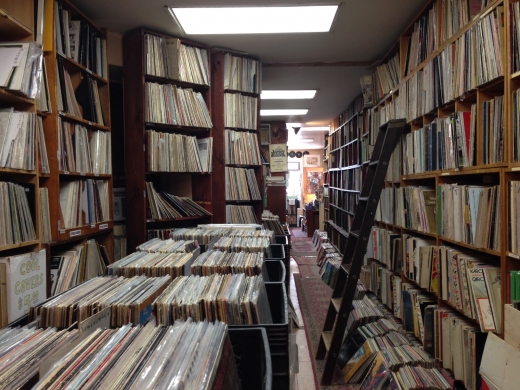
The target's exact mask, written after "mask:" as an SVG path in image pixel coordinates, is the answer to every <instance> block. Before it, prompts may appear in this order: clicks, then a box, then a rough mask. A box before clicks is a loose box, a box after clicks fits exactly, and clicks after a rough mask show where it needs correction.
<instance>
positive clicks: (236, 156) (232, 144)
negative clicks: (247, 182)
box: [224, 129, 263, 165]
mask: <svg viewBox="0 0 520 390" xmlns="http://www.w3.org/2000/svg"><path fill="white" fill-rule="evenodd" d="M224 137H225V141H224V142H225V160H224V161H225V164H233V165H261V164H262V162H263V161H262V159H261V157H260V150H259V147H258V137H257V135H256V134H255V133H249V132H243V131H234V130H230V129H225V130H224Z"/></svg>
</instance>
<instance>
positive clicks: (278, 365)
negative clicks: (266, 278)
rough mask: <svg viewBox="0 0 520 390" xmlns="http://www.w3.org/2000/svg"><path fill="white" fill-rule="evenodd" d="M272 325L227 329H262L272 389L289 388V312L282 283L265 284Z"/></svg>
mask: <svg viewBox="0 0 520 390" xmlns="http://www.w3.org/2000/svg"><path fill="white" fill-rule="evenodd" d="M265 289H266V291H267V299H268V301H269V307H270V309H271V316H272V318H273V323H272V324H255V325H229V329H251V328H255V327H256V328H264V329H265V332H266V334H267V340H268V342H269V349H270V352H271V364H272V371H273V389H275V390H278V389H283V390H287V389H288V388H289V312H288V306H287V294H286V290H285V284H284V283H265Z"/></svg>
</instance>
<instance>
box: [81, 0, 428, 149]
mask: <svg viewBox="0 0 520 390" xmlns="http://www.w3.org/2000/svg"><path fill="white" fill-rule="evenodd" d="M72 2H73V3H74V4H76V5H77V6H78V7H79V8H80V9H81V10H82V11H83V12H84V13H85V14H86V15H87V16H88V17H90V18H91V19H92V20H93V21H94V23H96V24H97V25H98V26H100V27H104V28H106V29H107V30H109V31H112V32H116V33H121V34H124V33H126V32H128V31H130V30H132V29H134V28H136V27H147V28H150V29H153V30H157V31H159V32H163V33H166V34H171V35H174V36H182V31H181V30H180V29H179V28H178V27H177V26H176V25H175V23H174V22H173V19H172V18H171V16H170V15H169V14H168V13H167V12H166V11H165V6H175V7H204V6H212V7H214V6H219V5H220V6H235V5H236V6H252V5H256V6H259V5H302V4H307V5H309V4H312V5H319V4H339V2H334V1H324V0H312V1H311V2H309V3H307V2H303V1H302V0H283V2H279V1H276V0H263V1H259V0H226V1H214V0H213V1H212V0H176V1H173V0H162V1H161V0H72ZM426 3H427V0H399V1H398V0H346V1H344V2H343V3H341V6H340V8H339V10H338V14H337V15H336V19H335V21H334V24H333V27H332V30H331V31H330V32H328V33H304V34H262V35H260V34H259V35H239V36H234V35H190V36H185V38H186V39H190V40H193V41H197V42H202V43H206V44H208V45H211V46H213V47H223V48H229V49H233V50H236V51H241V52H245V53H249V54H251V55H254V56H256V57H258V58H259V59H260V60H261V61H262V62H263V63H270V64H273V63H274V64H280V63H299V65H298V66H293V65H291V66H289V67H286V66H283V67H279V66H277V67H271V66H269V67H264V69H263V89H318V90H319V92H318V93H317V95H316V97H315V98H314V99H312V100H300V101H294V100H293V101H283V100H263V101H262V108H266V109H270V108H308V109H309V112H308V114H307V115H305V116H303V117H301V118H289V117H272V118H269V117H264V118H263V119H265V120H286V121H287V122H303V123H306V124H308V125H311V124H312V125H314V126H317V125H321V126H323V125H328V124H329V123H330V122H331V121H332V120H333V119H334V118H335V117H336V116H338V115H339V114H340V113H341V112H342V111H343V110H345V108H346V107H347V106H348V104H349V103H350V102H351V101H352V100H353V98H355V97H356V96H357V95H359V93H360V92H361V89H360V86H359V78H360V76H362V75H364V74H369V73H370V72H371V70H370V69H368V68H369V66H367V65H364V66H316V63H322V64H321V65H323V63H335V62H346V61H349V62H350V61H352V62H354V61H363V62H366V63H372V62H375V61H377V60H378V59H380V58H381V57H382V56H384V55H385V53H386V52H387V51H388V50H389V49H390V47H391V46H392V45H394V44H395V42H396V41H397V38H398V37H399V35H400V34H401V33H402V32H403V30H404V29H405V28H406V27H407V26H408V25H409V23H410V21H411V20H412V19H413V17H414V16H415V15H416V14H417V13H418V12H419V11H420V10H421V9H422V8H423V7H424V5H425V4H426ZM302 63H303V64H302ZM284 65H285V64H284ZM309 148H310V145H309Z"/></svg>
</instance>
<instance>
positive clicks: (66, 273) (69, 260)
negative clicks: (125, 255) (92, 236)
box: [50, 240, 110, 296]
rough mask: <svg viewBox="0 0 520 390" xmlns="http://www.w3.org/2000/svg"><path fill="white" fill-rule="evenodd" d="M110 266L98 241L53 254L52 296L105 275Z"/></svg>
mask: <svg viewBox="0 0 520 390" xmlns="http://www.w3.org/2000/svg"><path fill="white" fill-rule="evenodd" d="M109 264H110V260H109V258H108V253H107V251H106V248H105V247H104V246H103V245H101V246H100V245H99V244H98V243H97V241H96V240H88V241H87V242H86V243H82V244H78V245H76V246H74V247H73V248H71V249H69V250H67V251H63V252H59V253H53V254H52V256H51V264H50V270H51V280H52V287H51V296H52V295H57V294H60V293H62V292H64V291H67V290H69V289H70V288H72V287H74V286H76V285H78V284H80V283H82V282H84V281H85V280H90V279H92V278H95V277H96V276H101V275H104V274H105V272H106V267H107V266H108V265H109Z"/></svg>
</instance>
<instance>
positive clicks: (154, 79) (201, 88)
mask: <svg viewBox="0 0 520 390" xmlns="http://www.w3.org/2000/svg"><path fill="white" fill-rule="evenodd" d="M144 78H145V80H146V81H148V82H153V83H159V84H175V85H176V86H178V87H181V88H191V89H193V90H195V91H198V92H201V91H207V90H209V85H205V84H196V83H190V82H188V81H181V80H175V79H170V78H168V77H160V76H153V75H151V74H145V75H144Z"/></svg>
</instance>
